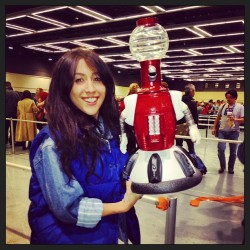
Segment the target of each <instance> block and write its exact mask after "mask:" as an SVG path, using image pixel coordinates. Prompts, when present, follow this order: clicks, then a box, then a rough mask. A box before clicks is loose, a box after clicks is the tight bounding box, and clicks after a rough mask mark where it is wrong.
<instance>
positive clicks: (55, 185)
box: [33, 138, 103, 228]
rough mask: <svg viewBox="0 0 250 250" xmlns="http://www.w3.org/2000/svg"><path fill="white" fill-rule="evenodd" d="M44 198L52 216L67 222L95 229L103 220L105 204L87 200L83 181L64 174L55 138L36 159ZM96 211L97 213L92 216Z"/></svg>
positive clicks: (35, 168) (44, 144)
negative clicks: (71, 178) (81, 184)
mask: <svg viewBox="0 0 250 250" xmlns="http://www.w3.org/2000/svg"><path fill="white" fill-rule="evenodd" d="M33 166H34V170H35V172H36V175H37V178H38V181H39V184H40V187H41V189H42V193H43V196H44V198H45V200H46V202H47V203H48V206H49V208H50V210H51V211H52V213H53V214H54V215H55V216H56V217H57V218H58V219H59V220H60V221H62V222H64V223H73V224H76V225H78V226H82V227H89V228H92V227H95V226H96V224H97V223H98V222H99V221H100V220H101V215H102V211H103V203H102V201H101V200H99V199H93V198H87V197H83V195H84V191H83V189H82V187H81V186H80V184H79V182H78V181H76V180H75V179H73V180H70V181H69V178H68V176H67V175H66V174H65V173H64V172H63V170H62V167H61V164H60V160H59V156H58V153H57V151H56V148H55V146H54V142H53V141H52V140H51V138H48V139H46V140H45V141H44V142H43V143H42V145H41V146H40V147H39V148H38V150H37V152H36V157H35V158H34V160H33ZM90 210H92V211H93V210H94V211H95V213H94V214H93V213H90V212H89V211H90Z"/></svg>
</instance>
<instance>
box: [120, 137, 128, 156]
mask: <svg viewBox="0 0 250 250" xmlns="http://www.w3.org/2000/svg"><path fill="white" fill-rule="evenodd" d="M127 144H128V138H127V135H126V133H122V135H121V136H120V150H121V152H122V153H123V154H125V153H126V152H127Z"/></svg>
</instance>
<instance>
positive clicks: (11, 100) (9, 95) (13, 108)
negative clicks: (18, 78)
mask: <svg viewBox="0 0 250 250" xmlns="http://www.w3.org/2000/svg"><path fill="white" fill-rule="evenodd" d="M5 88H6V92H5V118H13V119H16V118H17V103H18V101H19V100H20V98H19V95H18V93H17V92H15V91H14V90H13V88H12V86H11V82H5ZM16 123H17V122H16V121H13V137H14V138H15V134H16ZM9 129H10V137H9ZM11 135H12V131H11V126H10V120H5V144H8V143H10V145H12V137H11ZM14 142H15V139H14Z"/></svg>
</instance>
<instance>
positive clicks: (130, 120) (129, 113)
mask: <svg viewBox="0 0 250 250" xmlns="http://www.w3.org/2000/svg"><path fill="white" fill-rule="evenodd" d="M137 97H138V95H137V94H132V95H128V96H126V97H125V98H124V105H125V109H124V110H125V112H124V116H125V122H126V123H127V124H129V125H131V126H133V125H134V116H135V106H136V102H137Z"/></svg>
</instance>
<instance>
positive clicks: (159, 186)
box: [124, 146, 202, 194]
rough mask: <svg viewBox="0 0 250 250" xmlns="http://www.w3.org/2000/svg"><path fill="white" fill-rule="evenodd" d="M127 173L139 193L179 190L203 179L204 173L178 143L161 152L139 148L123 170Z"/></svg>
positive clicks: (135, 190)
mask: <svg viewBox="0 0 250 250" xmlns="http://www.w3.org/2000/svg"><path fill="white" fill-rule="evenodd" d="M126 176H129V178H130V180H131V181H132V187H131V188H132V191H133V192H135V193H138V194H164V193H174V192H179V191H183V190H186V189H189V188H192V187H194V186H196V185H198V184H199V183H200V182H201V180H202V173H201V172H200V171H199V170H198V169H197V168H195V166H194V165H193V163H192V162H191V160H190V159H189V158H188V156H187V155H186V154H185V151H184V150H183V149H182V148H181V147H178V146H173V147H172V148H170V149H166V150H160V151H143V150H140V149H139V150H138V151H137V152H136V153H135V154H134V155H133V156H132V157H131V158H130V160H129V162H128V164H127V166H126V168H125V170H124V177H126Z"/></svg>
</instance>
